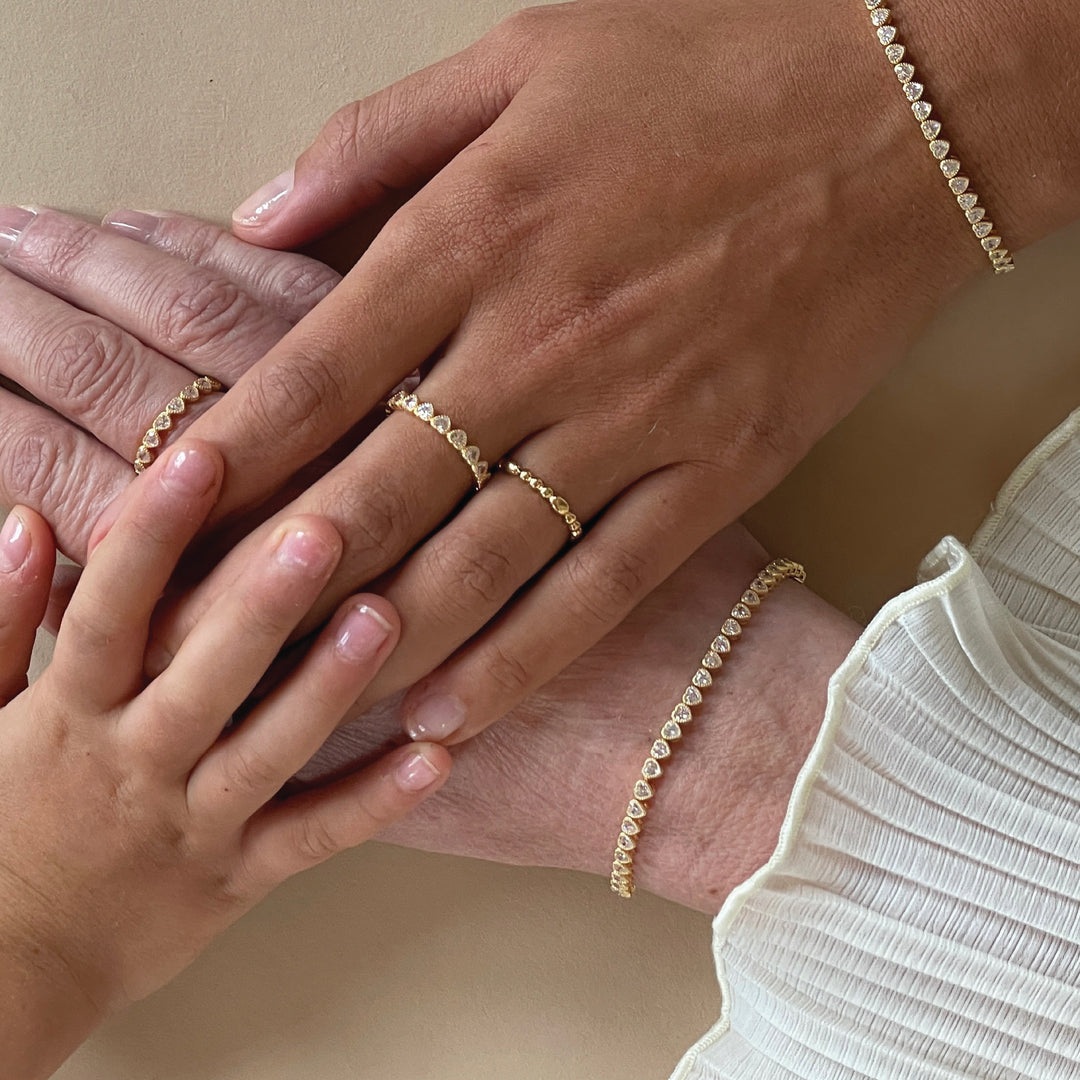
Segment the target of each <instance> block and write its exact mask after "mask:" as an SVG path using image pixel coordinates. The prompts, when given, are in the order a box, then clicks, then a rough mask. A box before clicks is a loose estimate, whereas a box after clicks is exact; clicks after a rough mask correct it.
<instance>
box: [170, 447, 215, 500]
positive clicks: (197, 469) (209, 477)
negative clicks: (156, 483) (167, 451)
mask: <svg viewBox="0 0 1080 1080" xmlns="http://www.w3.org/2000/svg"><path fill="white" fill-rule="evenodd" d="M215 475H216V473H215V470H214V463H213V462H212V461H211V460H210V459H209V458H208V457H207V456H206V454H202V453H200V452H199V451H198V450H194V449H192V450H177V451H176V453H175V454H173V456H172V457H171V458H170V459H169V463H168V465H167V466H166V467H165V472H164V473H163V474H162V478H161V479H162V482H163V483H164V484H165V486H166V487H168V488H171V489H172V490H174V491H177V492H182V493H183V494H185V495H202V494H203V492H205V491H207V490H209V488H210V485H211V484H213V482H214V477H215Z"/></svg>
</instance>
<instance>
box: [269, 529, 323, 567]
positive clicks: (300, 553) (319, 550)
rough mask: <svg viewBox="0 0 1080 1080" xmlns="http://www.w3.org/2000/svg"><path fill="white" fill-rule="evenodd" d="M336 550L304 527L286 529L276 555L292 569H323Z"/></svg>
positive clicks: (279, 560)
mask: <svg viewBox="0 0 1080 1080" xmlns="http://www.w3.org/2000/svg"><path fill="white" fill-rule="evenodd" d="M333 556H334V552H333V550H332V549H331V548H330V546H329V545H328V544H327V542H326V541H325V540H324V539H323V538H322V537H321V536H316V535H315V533H312V532H306V531H305V530H303V529H286V530H283V531H282V533H281V537H280V539H279V540H278V544H277V550H276V551H275V552H274V557H275V558H276V559H277V561H278V562H279V563H280V564H281V565H282V566H287V567H288V568H289V569H290V570H307V571H309V572H313V571H316V570H322V569H323V568H324V567H325V566H326V564H327V563H328V562H330V560H331V559H332V558H333Z"/></svg>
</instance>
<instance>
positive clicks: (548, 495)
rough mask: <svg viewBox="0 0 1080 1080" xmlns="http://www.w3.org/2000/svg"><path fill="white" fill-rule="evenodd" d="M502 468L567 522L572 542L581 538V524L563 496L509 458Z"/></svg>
mask: <svg viewBox="0 0 1080 1080" xmlns="http://www.w3.org/2000/svg"><path fill="white" fill-rule="evenodd" d="M501 467H502V468H503V469H504V470H505V471H506V472H508V473H509V474H510V475H511V476H516V477H517V478H518V479H519V480H521V481H523V482H524V483H526V484H528V485H529V487H531V488H532V489H533V491H535V492H536V494H537V495H539V496H540V498H541V499H543V500H544V502H546V503H547V504H548V506H550V507H551V509H552V510H554V511H555V513H556V514H558V515H559V517H561V518H562V519H563V521H564V522H566V527H567V529H569V530H570V539H571V541H573V540H577V539H579V538H580V537H581V532H582V529H581V522H580V521H579V520H578V518H577V515H576V514H574V513H571V511H570V504H569V503H568V502H567V501H566V500H565V499H564V498H563V497H562V496H561V495H556V494H555V492H554V491H552V490H551V488H549V487H548V486H547V484H545V483H544V481H543V480H541V479H540V477H539V476H533V474H532V473H531V472H529V471H528V469H523V468H522V467H521V466H520V465H518V464H516V463H515V462H513V461H511V460H510V459H509V458H507V459H506V460H505V461H503V463H502V466H501Z"/></svg>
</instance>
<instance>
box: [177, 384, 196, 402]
mask: <svg viewBox="0 0 1080 1080" xmlns="http://www.w3.org/2000/svg"><path fill="white" fill-rule="evenodd" d="M180 396H181V397H182V398H183V399H184V400H185V401H198V400H199V388H198V387H197V386H185V387H184V389H183V390H181V391H180Z"/></svg>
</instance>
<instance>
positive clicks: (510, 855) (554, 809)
mask: <svg viewBox="0 0 1080 1080" xmlns="http://www.w3.org/2000/svg"><path fill="white" fill-rule="evenodd" d="M767 562H768V556H767V554H766V553H765V551H764V550H763V549H762V547H761V545H760V544H758V543H757V542H756V541H755V540H754V539H753V538H752V537H751V536H750V535H749V534H748V533H747V531H746V530H745V529H744V528H743V527H742V526H741V525H734V526H731V527H730V528H728V529H725V530H724V531H723V532H722V533H721V534H720V535H719V536H717V537H716V538H715V539H713V540H712V541H710V542H709V543H708V544H707V545H706V546H705V547H704V548H703V549H702V550H701V551H699V552H697V553H696V554H695V555H693V556H692V557H691V559H690V560H689V562H687V563H686V565H685V566H683V567H682V568H681V569H680V570H678V571H677V572H676V573H675V574H674V575H673V576H672V577H671V578H670V579H669V580H668V581H666V582H664V584H663V585H661V586H660V588H658V589H657V590H656V591H655V592H654V593H653V594H651V595H650V596H649V597H647V598H646V599H645V600H644V601H643V602H642V603H641V604H639V605H638V607H637V608H636V609H635V610H634V611H633V612H632V613H631V615H630V616H629V617H628V618H627V619H626V620H625V621H624V622H623V623H622V624H621V625H620V626H618V627H617V628H616V629H615V630H613V631H612V632H611V633H610V634H608V636H607V637H606V638H604V640H603V641H601V642H600V643H599V644H598V645H595V646H594V647H593V648H592V649H590V650H589V651H588V652H587V653H586V654H585V655H584V656H582V657H580V658H579V659H578V660H577V661H575V663H573V664H572V665H571V666H570V667H569V668H567V670H566V671H564V672H563V673H562V674H561V675H559V676H558V677H557V678H555V679H553V680H552V681H551V682H549V683H548V684H547V686H545V687H544V688H543V689H542V690H540V691H539V692H537V693H535V694H533V695H531V696H530V697H529V698H528V699H527V700H525V701H524V702H522V703H521V704H520V705H518V706H517V707H516V708H515V709H514V710H513V711H512V712H511V713H510V714H509V715H508V716H507V717H506V718H505V719H504V720H502V721H501V722H500V723H499V724H497V725H495V726H494V727H491V728H490V729H488V730H487V731H485V732H483V733H482V734H481V735H480V736H478V737H477V738H475V739H473V740H472V741H471V742H469V743H466V744H465V745H463V746H460V747H458V748H457V749H456V750H455V752H454V774H453V776H452V777H451V778H450V781H449V782H448V783H447V785H446V786H445V787H444V788H443V789H442V790H441V791H439V793H438V794H437V795H435V796H434V797H433V798H432V799H429V800H427V801H426V802H425V803H424V804H423V806H421V807H419V808H418V809H417V810H416V811H415V812H414V813H412V814H410V815H409V816H408V817H407V818H404V819H402V820H401V821H399V822H396V823H395V824H393V825H392V826H391V827H390V828H389V829H387V830H386V831H385V832H384V833H383V835H382V838H383V839H386V840H390V841H392V842H393V843H398V844H404V845H406V846H409V847H418V848H422V849H424V850H427V851H439V852H446V853H448V854H454V855H468V856H472V857H474V858H482V859H492V860H495V861H497V862H506V863H512V864H515V865H529V866H557V867H564V868H567V869H573V870H585V871H588V872H590V873H597V874H601V875H602V876H604V877H607V876H608V875H609V874H610V872H611V861H612V851H613V849H614V844H615V836H616V833H617V831H618V827H619V822H620V820H621V819H622V816H623V814H624V813H625V812H626V804H627V801H628V799H629V798H630V790H631V788H632V787H633V784H634V781H635V780H636V779H637V777H638V775H639V770H640V769H641V765H642V762H643V761H644V760H645V757H646V756H647V755H648V752H649V748H650V746H651V744H652V741H653V739H655V738H656V733H657V731H658V730H659V728H660V725H661V724H662V723H663V722H664V721H665V720H666V719H667V716H668V714H669V713H670V711H671V709H672V707H673V705H674V704H675V703H676V702H677V700H678V698H679V696H680V695H681V693H682V690H683V689H684V688H685V686H686V684H687V681H688V679H689V677H690V676H691V675H692V674H693V671H694V668H695V666H696V661H697V659H698V657H700V656H701V655H702V651H703V650H704V646H705V644H706V643H707V642H709V641H711V639H712V637H713V635H714V634H715V633H716V631H717V629H718V628H719V624H720V623H721V622H722V621H723V613H724V612H726V611H727V610H728V609H729V608H730V606H731V604H732V603H734V602H735V600H737V599H738V597H739V596H741V595H742V592H743V591H744V590H745V588H746V585H747V583H748V582H749V581H750V580H751V578H752V577H753V576H754V575H755V574H756V573H757V571H758V570H760V569H761V567H762V566H764V565H765V564H766V563H767ZM859 631H860V628H859V627H858V626H857V625H856V624H855V623H853V622H852V621H851V620H850V619H848V618H846V617H845V616H843V615H841V614H840V612H838V611H836V610H835V609H834V608H832V607H830V606H829V605H828V604H827V603H825V601H823V600H822V599H821V598H820V597H818V596H816V595H815V594H814V593H813V592H812V591H811V590H810V589H809V588H807V587H805V586H800V585H796V584H794V583H793V582H786V583H784V584H782V585H781V586H779V587H778V588H777V589H776V590H775V591H774V592H773V593H772V594H771V595H770V596H769V597H768V598H767V599H766V600H765V601H764V602H763V603H762V605H761V607H760V608H759V609H758V611H757V613H755V615H754V617H753V619H752V620H751V622H750V624H749V626H748V627H747V629H746V632H745V634H744V636H743V638H742V640H741V641H740V642H739V643H738V645H737V646H736V648H735V649H734V650H733V651H732V654H731V655H730V657H728V659H727V660H726V661H725V663H724V666H723V668H722V669H721V671H720V673H719V675H718V677H717V681H716V685H715V686H714V687H713V688H712V690H710V691H709V693H708V695H707V697H706V700H705V702H704V703H703V704H702V706H700V707H699V708H698V709H696V710H695V713H696V719H695V721H694V723H693V726H692V728H690V729H688V730H687V732H686V734H685V736H684V737H683V739H682V740H681V742H680V744H679V748H678V754H677V756H676V757H674V758H673V759H672V763H671V765H670V767H669V768H668V769H667V770H666V771H665V775H664V777H663V779H662V780H661V782H660V783H659V784H658V785H657V794H656V799H655V801H654V802H653V803H652V804H651V809H650V811H649V817H648V821H647V828H646V830H645V832H644V834H643V836H642V840H641V843H640V845H639V847H638V851H637V855H636V858H635V867H636V871H635V878H636V881H637V883H638V885H639V886H640V887H641V888H644V889H648V890H650V891H652V892H655V893H658V894H660V895H661V896H665V897H667V898H668V899H671V900H675V901H677V902H678V903H681V904H685V905H687V906H689V907H694V908H697V909H699V910H701V911H704V912H707V913H708V914H710V915H715V914H716V912H717V911H719V909H720V906H721V904H722V903H723V901H724V899H725V898H726V896H727V894H728V893H729V892H730V891H731V889H732V888H733V887H734V886H735V885H737V884H739V883H740V882H742V881H745V880H746V879H747V878H748V877H749V876H750V874H752V873H753V872H754V871H755V870H757V869H758V868H759V867H760V866H762V865H763V864H764V863H765V862H766V861H767V859H768V858H769V856H770V855H771V854H772V852H773V849H774V848H775V846H776V843H777V839H778V836H779V831H780V825H781V822H782V821H783V818H784V815H785V813H786V811H787V805H788V801H789V800H790V798H791V792H792V789H793V787H794V784H795V778H796V776H797V775H798V773H799V770H800V769H801V768H802V766H803V764H804V763H805V761H806V759H807V756H808V754H809V751H810V747H811V745H812V744H813V741H814V738H815V737H816V735H817V732H818V729H819V728H820V726H821V721H822V717H823V716H824V710H825V698H826V688H827V685H828V681H829V677H830V676H831V675H832V673H833V672H834V671H835V670H836V668H837V667H838V666H839V665H840V663H841V662H842V660H843V659H844V657H845V656H846V655H847V653H848V651H849V650H850V648H851V646H852V644H853V643H854V641H855V639H856V637H857V636H858V634H859ZM699 650H700V651H699ZM394 704H395V703H393V702H388V703H386V704H384V705H382V706H380V707H379V708H378V709H376V710H375V711H374V712H373V713H371V714H369V715H368V716H365V717H364V718H363V719H362V720H360V721H358V722H356V723H354V724H351V725H349V726H348V727H345V728H342V729H341V730H340V731H338V732H336V733H335V734H334V736H333V737H332V738H331V740H330V742H328V743H327V745H326V747H325V748H324V749H323V750H322V751H321V752H320V753H319V754H318V755H317V756H316V758H315V760H314V761H313V762H312V763H311V764H310V765H309V766H307V767H306V768H305V769H304V770H303V771H302V772H301V778H302V779H305V780H306V781H308V782H312V781H315V780H316V779H318V778H319V777H326V776H335V775H340V774H342V772H343V771H345V770H347V769H348V768H349V767H352V766H354V765H355V764H356V763H358V762H362V761H365V760H369V759H370V758H371V755H372V754H373V753H375V752H380V751H381V750H382V748H383V747H384V746H385V745H386V740H387V739H388V737H392V734H393V732H394V730H395V728H396V722H395V717H394V709H393V705H394ZM606 887H607V886H606V885H600V884H598V885H597V888H606Z"/></svg>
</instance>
